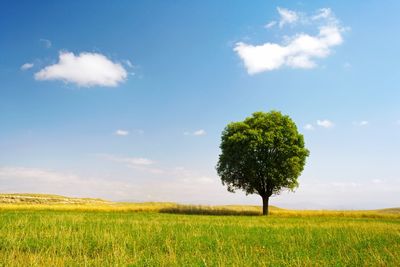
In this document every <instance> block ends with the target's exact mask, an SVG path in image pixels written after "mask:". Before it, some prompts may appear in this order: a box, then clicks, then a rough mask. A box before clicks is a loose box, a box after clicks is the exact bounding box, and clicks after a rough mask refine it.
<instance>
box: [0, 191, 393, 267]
mask: <svg viewBox="0 0 400 267" xmlns="http://www.w3.org/2000/svg"><path fill="white" fill-rule="evenodd" d="M1 196H3V197H4V196H5V195H0V203H1V202H3V204H0V266H26V265H34V266H35V265H36V266H43V265H45V266H64V265H67V266H77V265H87V266H126V265H131V266H176V265H177V266H259V265H264V266H284V265H292V266H400V214H399V210H398V209H392V210H379V211H290V210H283V209H278V208H273V209H272V212H271V216H269V217H263V216H247V215H246V216H245V215H241V214H249V215H256V214H259V213H257V212H259V211H260V210H259V207H252V206H251V207H246V206H220V207H204V206H202V207H200V206H179V205H176V204H173V203H162V204H160V203H143V204H128V203H113V202H107V201H102V200H96V201H92V200H90V199H86V200H85V199H81V200H82V201H81V200H79V199H74V201H75V202H74V201H72V200H71V201H72V202H73V203H72V202H71V201H70V202H69V201H67V199H68V198H64V197H61V199H63V198H64V199H63V200H59V201H58V202H57V201H48V200H43V195H39V196H38V195H35V197H39V198H42V202H40V203H37V202H35V201H31V202H30V203H25V202H24V201H20V200H17V201H7V200H4V199H6V198H7V199H8V198H9V197H4V198H3V201H1ZM26 196H28V197H30V196H32V195H26ZM50 198H52V197H51V196H50ZM60 201H61V202H62V203H60ZM94 202H95V203H97V204H94ZM135 211H137V212H135ZM164 212H166V213H164ZM173 213H178V214H173ZM201 213H202V214H213V215H189V214H201ZM220 214H230V215H237V216H228V215H220ZM216 215H217V216H216Z"/></svg>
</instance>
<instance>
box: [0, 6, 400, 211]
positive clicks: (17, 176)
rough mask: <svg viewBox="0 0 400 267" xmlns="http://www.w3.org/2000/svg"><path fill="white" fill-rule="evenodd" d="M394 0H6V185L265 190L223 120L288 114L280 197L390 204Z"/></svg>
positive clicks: (395, 101) (179, 192)
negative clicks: (222, 147) (223, 158)
mask: <svg viewBox="0 0 400 267" xmlns="http://www.w3.org/2000/svg"><path fill="white" fill-rule="evenodd" d="M399 10H400V3H398V1H385V3H384V4H382V2H381V1H352V2H351V3H349V2H348V1H313V2H312V3H307V2H305V1H303V2H294V1H252V2H251V3H248V2H244V1H233V2H232V1H217V2H216V1H176V2H174V3H173V2H166V1H143V2H141V3H140V2H137V1H135V2H132V1H118V3H114V4H112V3H111V2H109V3H107V2H105V1H104V2H103V1H85V2H74V1H72V2H71V1H58V2H57V3H55V2H53V1H40V2H37V1H35V2H34V1H22V2H19V3H16V2H15V1H2V2H1V4H0V36H1V37H0V151H1V152H0V191H2V192H41V193H56V194H64V195H70V196H87V197H102V198H106V199H112V200H133V201H176V202H182V203H201V204H231V203H236V204H241V203H244V204H259V203H260V198H259V197H258V196H245V195H244V194H243V193H240V192H238V193H235V194H232V193H228V192H227V191H226V189H225V188H224V187H223V186H222V185H221V183H220V180H219V178H218V177H217V174H216V171H215V165H216V162H217V159H218V154H219V148H218V146H219V142H220V135H221V132H222V130H223V128H224V127H225V125H226V124H227V123H229V122H231V121H238V120H243V119H244V118H245V117H247V116H249V115H250V114H251V113H252V112H255V111H260V110H262V111H269V110H272V109H277V110H280V111H282V112H283V113H285V114H288V115H290V116H291V117H292V118H293V120H294V121H295V122H296V124H297V125H298V128H299V130H300V131H301V132H302V133H303V134H304V136H305V141H306V145H307V147H308V148H309V149H310V151H311V156H310V157H309V159H308V162H307V165H306V168H305V170H304V172H303V175H302V176H301V177H300V178H299V182H300V187H299V188H298V189H297V190H296V192H295V193H285V192H284V193H283V194H282V195H280V196H277V197H274V198H273V199H272V200H271V204H273V205H278V206H282V207H289V208H355V209H356V208H379V207H392V206H400V180H399V176H398V175H399V173H400V166H399V164H398V162H399V160H400V156H399V153H398V151H399V149H400V139H399V133H400V108H399V100H400V91H399V90H398V79H399V78H398V77H400V75H399V68H398V58H399V56H400V50H399V49H398V47H400V38H399V34H398V33H399V30H398V27H397V26H396V25H399V23H400V18H398V11H399Z"/></svg>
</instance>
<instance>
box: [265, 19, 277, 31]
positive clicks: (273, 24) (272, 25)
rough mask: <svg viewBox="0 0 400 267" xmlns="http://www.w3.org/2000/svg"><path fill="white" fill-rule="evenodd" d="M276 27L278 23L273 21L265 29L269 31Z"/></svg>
mask: <svg viewBox="0 0 400 267" xmlns="http://www.w3.org/2000/svg"><path fill="white" fill-rule="evenodd" d="M275 25H276V21H275V20H273V21H271V22H269V23H268V24H267V25H265V28H267V29H269V28H272V27H274V26H275Z"/></svg>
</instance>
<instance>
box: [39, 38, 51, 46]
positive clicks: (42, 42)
mask: <svg viewBox="0 0 400 267" xmlns="http://www.w3.org/2000/svg"><path fill="white" fill-rule="evenodd" d="M39 41H40V43H41V44H42V45H43V46H44V47H45V48H50V47H51V46H52V43H51V41H50V40H48V39H40V40H39Z"/></svg>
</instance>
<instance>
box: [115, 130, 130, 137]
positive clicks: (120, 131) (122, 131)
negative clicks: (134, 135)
mask: <svg viewBox="0 0 400 267" xmlns="http://www.w3.org/2000/svg"><path fill="white" fill-rule="evenodd" d="M114 134H115V135H118V136H127V135H129V132H128V131H126V130H120V129H119V130H116V131H115V132H114Z"/></svg>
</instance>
